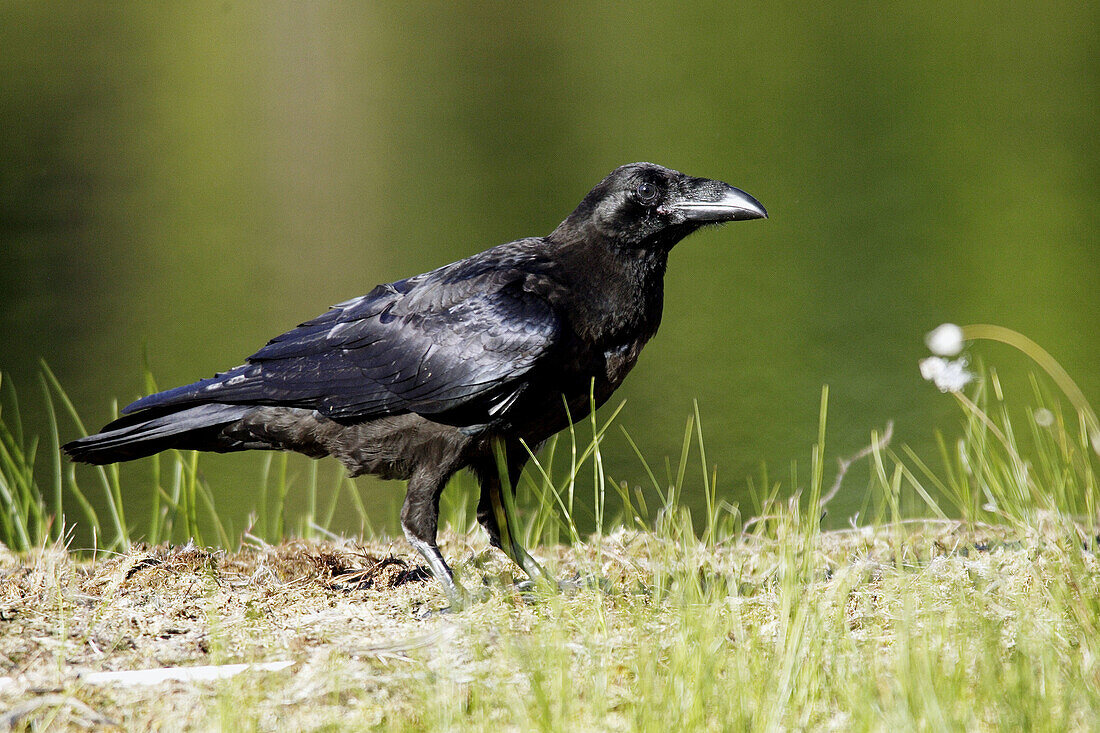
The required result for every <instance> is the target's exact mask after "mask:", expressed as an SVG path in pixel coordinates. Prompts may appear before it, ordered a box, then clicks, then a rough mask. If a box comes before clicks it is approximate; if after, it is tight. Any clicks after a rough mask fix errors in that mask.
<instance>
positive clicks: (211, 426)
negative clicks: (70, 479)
mask: <svg viewBox="0 0 1100 733" xmlns="http://www.w3.org/2000/svg"><path fill="white" fill-rule="evenodd" d="M250 409H251V407H249V406H247V405H226V404H222V403H209V404H204V405H195V406H193V407H177V408H169V409H165V410H156V409H150V410H142V411H141V412H138V413H136V414H133V415H126V416H124V417H120V418H119V419H118V420H115V421H114V422H112V423H110V424H109V425H106V426H104V428H103V430H102V431H100V432H98V433H96V434H95V435H89V436H88V437H86V438H80V439H79V440H74V441H72V442H71V443H66V444H65V445H63V446H61V450H63V451H65V453H66V454H68V456H69V457H70V458H72V459H73V460H74V461H80V462H81V463H93V464H96V465H103V464H104V463H117V462H119V461H130V460H133V459H135V458H144V457H145V456H151V455H153V454H154V453H159V452H161V451H162V450H168V449H169V448H179V449H182V450H209V451H218V452H223V453H224V452H227V451H232V450H243V449H244V448H245V447H246V446H244V445H242V444H241V443H240V442H238V441H235V440H232V439H229V438H226V437H225V436H223V435H222V428H224V427H225V426H226V425H228V424H229V423H232V422H235V421H237V420H239V419H241V417H243V416H244V414H245V413H246V412H248V411H249V410H250Z"/></svg>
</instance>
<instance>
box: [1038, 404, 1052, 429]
mask: <svg viewBox="0 0 1100 733" xmlns="http://www.w3.org/2000/svg"><path fill="white" fill-rule="evenodd" d="M1034 417H1035V424H1036V425H1038V426H1039V427H1041V428H1049V427H1050V426H1051V425H1053V424H1054V413H1053V412H1051V411H1050V410H1048V409H1047V408H1045V407H1040V408H1039V409H1038V410H1036V411H1035V416H1034Z"/></svg>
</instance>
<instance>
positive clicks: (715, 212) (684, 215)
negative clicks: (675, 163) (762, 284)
mask: <svg viewBox="0 0 1100 733" xmlns="http://www.w3.org/2000/svg"><path fill="white" fill-rule="evenodd" d="M767 216H768V213H767V212H766V211H765V210H764V207H763V206H762V205H761V204H760V202H759V201H757V200H756V199H754V198H753V197H752V196H750V195H749V194H747V193H745V192H744V191H742V190H740V189H737V188H734V187H733V186H731V185H729V184H728V183H723V182H722V181H715V180H711V179H709V178H695V177H693V176H688V175H685V174H683V173H680V172H679V171H674V170H671V169H669V168H664V167H662V166H659V165H654V164H653V163H630V164H629V165H624V166H621V167H619V168H616V169H615V170H613V171H612V172H611V173H610V174H609V175H608V176H607V177H606V178H604V179H603V180H602V181H600V182H599V183H598V184H597V185H596V187H595V188H593V189H592V190H591V191H589V192H588V195H587V196H585V197H584V200H583V201H581V203H580V205H579V206H578V207H577V208H576V209H575V210H574V211H573V213H572V214H570V215H569V217H568V218H566V220H565V221H563V222H562V223H561V225H559V226H558V228H557V229H556V230H555V232H554V235H552V236H556V237H558V238H572V237H574V236H578V235H579V236H580V237H584V238H590V237H592V236H593V235H596V236H597V237H599V238H600V239H604V240H609V241H613V242H614V243H615V244H616V245H617V246H621V247H628V248H645V249H662V250H665V251H667V250H668V249H670V248H671V247H672V246H673V245H675V244H676V243H677V242H679V241H680V240H681V239H683V238H684V237H686V236H687V235H689V234H691V233H692V232H694V231H695V230H696V229H699V228H700V227H702V226H705V225H707V224H721V223H724V222H728V221H741V220H743V219H766V218H767Z"/></svg>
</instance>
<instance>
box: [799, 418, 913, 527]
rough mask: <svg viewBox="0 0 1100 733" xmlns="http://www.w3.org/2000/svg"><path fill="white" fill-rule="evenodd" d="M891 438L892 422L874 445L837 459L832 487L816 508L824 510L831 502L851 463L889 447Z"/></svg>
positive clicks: (892, 431) (892, 433)
mask: <svg viewBox="0 0 1100 733" xmlns="http://www.w3.org/2000/svg"><path fill="white" fill-rule="evenodd" d="M893 437H894V421H893V420H891V421H889V422H888V423H886V429H885V430H883V431H882V435H881V436H880V437H879V439H878V440H876V441H875V442H874V443H871V444H870V445H869V446H867V447H866V448H862V449H861V450H859V451H858V452H856V453H854V454H852V455H850V456H848V457H847V458H837V459H836V462H837V465H838V470H837V474H836V480H835V481H833V485H832V487H831V488H830V489H829V491H828V492H827V493H826V494H825V496H823V497H821V501H819V502H818V504H817V506H818V508H819V509H824V508H825V505H826V504H828V503H829V502H830V501H832V500H833V497H834V496H836V494H837V492H838V491H840V484H841V483H842V482H843V481H844V476H845V474H847V473H848V469H849V468H851V467H852V464H853V463H855V462H856V461H858V460H860V459H861V458H866V457H867V456H869V455H871V454H872V453H874V452H875V451H879V450H883V449H884V448H886V446H888V445H890V439H891V438H893Z"/></svg>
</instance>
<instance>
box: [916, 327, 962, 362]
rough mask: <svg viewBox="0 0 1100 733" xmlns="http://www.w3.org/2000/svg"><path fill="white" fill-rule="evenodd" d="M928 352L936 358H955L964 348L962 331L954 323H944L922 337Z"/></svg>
mask: <svg viewBox="0 0 1100 733" xmlns="http://www.w3.org/2000/svg"><path fill="white" fill-rule="evenodd" d="M924 343H925V344H927V345H928V350H929V351H931V352H932V353H933V354H935V355H936V356H956V355H957V354H958V353H959V352H960V351H962V350H963V346H965V345H966V344H965V341H963V330H962V329H961V328H960V327H958V326H956V325H955V324H954V323H944V324H942V325H940V326H936V328H934V329H932V330H931V331H929V332H928V335H926V336H925V337H924Z"/></svg>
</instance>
